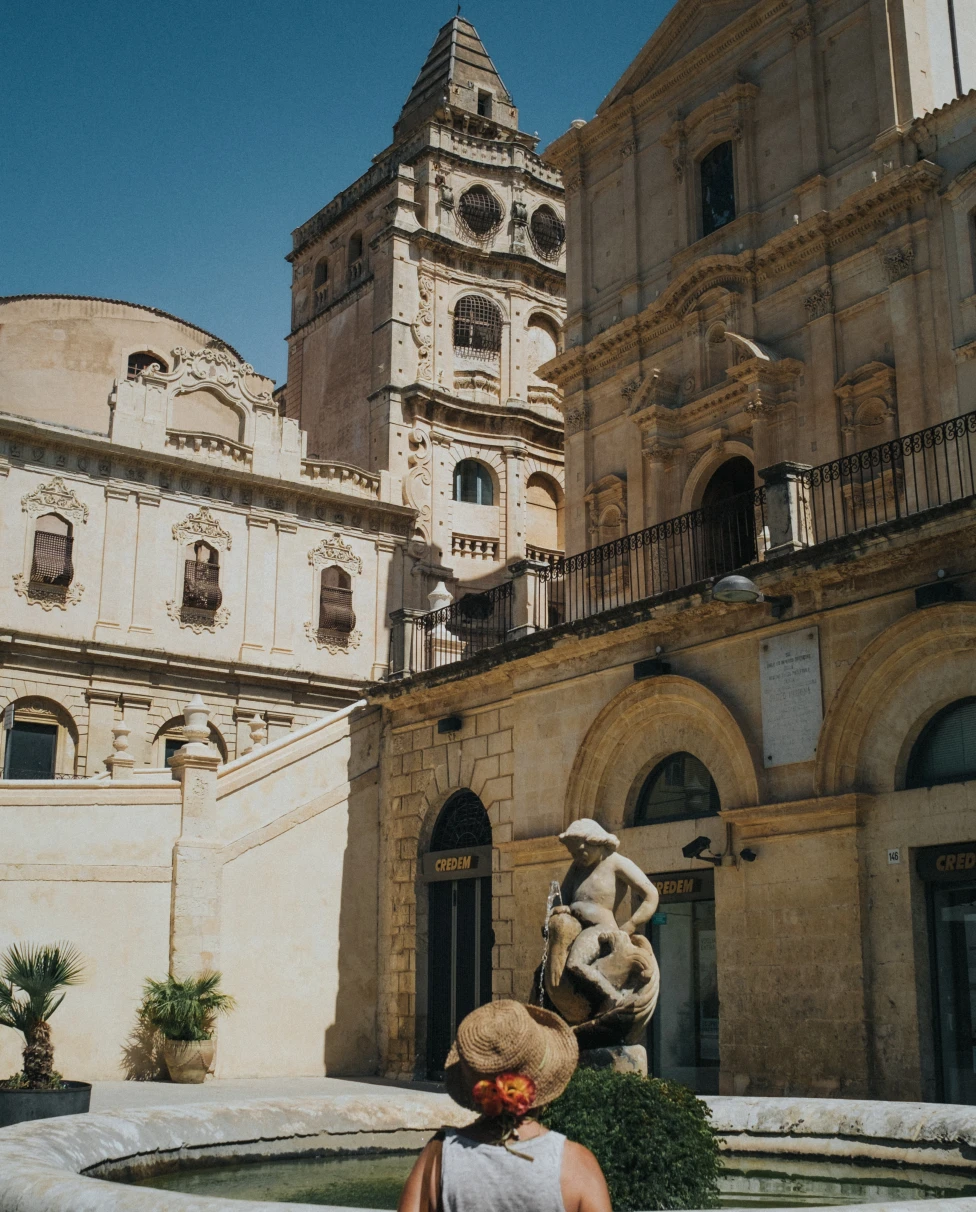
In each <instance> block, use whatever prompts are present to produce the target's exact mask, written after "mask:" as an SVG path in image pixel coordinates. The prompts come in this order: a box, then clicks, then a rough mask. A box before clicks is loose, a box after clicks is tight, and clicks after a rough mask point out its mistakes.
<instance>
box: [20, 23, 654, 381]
mask: <svg viewBox="0 0 976 1212" xmlns="http://www.w3.org/2000/svg"><path fill="white" fill-rule="evenodd" d="M670 6H671V0H600V2H599V3H593V2H592V0H587V2H585V3H584V2H583V0H560V2H559V3H556V4H553V3H552V2H551V0H550V2H548V3H542V2H541V0H523V2H521V3H519V2H517V0H492V2H491V3H487V2H484V0H469V2H468V3H466V4H465V5H464V7H463V9H462V11H463V13H464V15H465V16H466V17H467V18H468V19H469V20H470V21H472V22H473V23H474V25H475V26H476V28H477V29H478V32H479V34H480V35H481V37H482V40H483V41H484V43H485V45H486V47H487V49H488V53H489V54H490V55H491V56H492V57H493V59H494V61H495V65H496V67H497V68H498V70H499V72H500V74H501V76H502V79H503V80H504V81H505V84H506V86H507V87H508V89H509V91H510V92H511V93H512V94H513V96H514V98H515V102H516V104H517V105H518V106H519V109H520V113H521V118H522V127H523V129H525V130H529V131H538V133H539V135H540V136H541V145H543V146H544V145H545V143H547V142H549V141H550V140H552V139H553V138H555V137H556V136H557V135H559V134H561V133H562V132H563V131H564V130H565V129H566V128H567V127H568V125H569V123H570V122H571V121H572V120H573V119H574V118H579V117H582V118H589V117H591V116H592V115H593V112H594V110H595V109H596V106H597V105H598V104H599V103H600V101H601V99H602V98H603V97H604V96H605V95H606V93H607V92H608V91H609V89H610V88H611V86H612V85H613V83H614V82H615V80H616V79H617V77H618V76H619V75H620V74H621V73H622V72H623V70H624V69H625V68H626V66H627V65H628V63H630V61H631V59H632V58H633V57H634V55H636V53H637V52H638V51H639V50H640V48H641V46H642V45H643V44H644V42H645V41H646V40H647V38H648V37H649V36H650V35H651V33H652V32H653V31H654V29H655V27H656V26H657V25H658V23H659V22H660V20H661V18H662V16H663V15H664V14H665V13H666V12H667V10H668V9H669V8H670ZM453 12H454V5H453V4H451V3H449V2H448V3H444V2H441V0H438V2H436V3H434V2H431V0H418V2H417V3H415V4H404V3H396V4H394V3H389V2H386V0H384V2H382V3H366V2H363V0H359V2H358V3H354V2H353V0H305V2H298V0H237V2H236V3H231V2H230V0H209V2H208V3H188V2H187V0H167V2H166V3H165V4H164V3H161V2H160V0H62V2H60V3H53V2H51V0H32V2H31V3H30V4H25V3H21V4H13V5H10V6H8V7H7V10H6V14H5V22H4V39H3V41H4V66H3V72H2V73H0V106H2V112H3V115H4V120H3V123H2V130H0V173H2V180H3V189H2V191H0V294H34V293H36V294H46V293H56V294H84V295H100V296H104V297H108V298H118V299H127V300H130V301H132V302H136V303H145V304H149V305H150V306H154V307H160V308H162V309H163V310H165V311H170V312H173V313H175V314H176V315H178V316H181V317H183V318H184V319H187V320H191V321H193V322H194V323H196V324H199V325H201V326H202V327H203V328H206V329H209V330H210V331H212V332H215V333H218V334H219V335H220V336H222V337H224V338H225V339H226V340H227V341H229V342H230V343H231V344H232V345H234V346H235V347H236V348H237V349H239V350H240V351H241V352H242V354H243V355H244V356H245V358H247V360H248V361H250V362H252V363H253V364H254V366H255V367H256V368H257V369H258V370H260V371H261V372H262V373H265V374H269V375H271V376H272V377H273V378H276V379H277V380H278V382H279V383H281V382H283V381H284V378H285V361H286V357H285V354H286V346H285V343H284V339H283V338H284V336H285V334H286V332H287V325H288V313H289V303H288V283H289V267H288V266H287V265H286V263H285V261H284V260H283V257H284V255H285V253H286V252H287V251H288V248H289V246H290V232H291V230H292V228H294V227H296V226H298V224H300V223H302V222H304V220H305V219H307V218H309V216H311V215H312V214H314V213H315V211H317V210H318V209H319V208H320V207H321V206H323V205H324V204H325V203H326V202H327V201H328V200H329V199H330V198H331V197H332V196H333V194H335V193H337V192H338V191H339V190H340V189H343V188H344V187H345V186H346V185H348V184H349V183H351V182H352V181H353V180H355V178H356V177H358V176H359V175H360V174H361V173H362V172H364V171H365V170H366V169H367V168H368V167H369V162H370V158H371V157H372V156H373V155H375V154H376V153H377V152H378V151H380V150H381V149H382V148H384V147H385V146H386V145H387V144H388V143H389V141H390V136H391V131H392V126H393V123H394V121H395V119H396V117H397V114H398V113H399V110H400V107H401V105H402V104H403V102H404V100H405V99H406V96H407V93H408V92H409V91H410V87H411V85H412V83H413V81H414V78H415V77H416V75H417V72H418V71H419V70H420V65H421V63H422V62H423V60H424V57H425V56H426V54H427V51H428V50H429V48H430V45H431V43H432V42H433V40H434V37H435V35H436V33H437V30H438V28H439V27H440V26H441V25H443V23H444V22H445V21H447V20H448V19H449V18H450V17H451V16H452V15H453Z"/></svg>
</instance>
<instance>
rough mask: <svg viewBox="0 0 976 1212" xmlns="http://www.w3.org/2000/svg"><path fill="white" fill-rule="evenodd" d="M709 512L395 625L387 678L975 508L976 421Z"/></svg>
mask: <svg viewBox="0 0 976 1212" xmlns="http://www.w3.org/2000/svg"><path fill="white" fill-rule="evenodd" d="M759 474H760V475H761V476H762V478H763V480H764V481H765V483H764V484H763V485H762V486H761V487H758V488H754V489H751V490H750V491H749V492H746V493H742V494H741V495H740V496H737V497H733V498H731V499H730V500H728V501H724V502H722V503H721V504H720V505H716V506H713V507H710V508H701V509H693V510H691V511H690V512H689V513H685V514H682V515H681V516H680V517H677V518H670V519H668V520H667V521H665V522H659V523H658V524H657V525H655V526H648V527H646V528H645V529H644V530H639V531H637V532H636V533H634V534H629V535H626V536H624V537H623V538H619V539H614V540H613V541H612V542H609V543H603V544H601V545H600V546H599V547H594V548H591V549H590V550H589V551H583V552H580V553H579V554H578V555H573V556H564V557H559V558H555V559H551V558H548V556H543V560H544V561H545V562H544V563H543V560H536V559H533V558H532V557H533V556H537V555H539V554H540V553H538V552H533V553H532V554H531V555H530V562H526V563H525V564H523V565H522V566H521V567H520V568H518V569H513V571H514V572H515V574H516V575H515V579H514V580H513V581H508V582H505V583H503V584H501V585H498V586H496V587H495V588H494V589H492V590H490V591H489V592H488V593H486V594H471V595H469V596H468V597H466V598H461V599H460V601H457V602H454V603H452V605H450V606H448V607H445V608H444V609H442V610H437V611H431V612H429V613H423V612H421V611H410V610H402V611H398V612H396V614H395V615H394V616H393V623H394V627H393V640H392V647H391V661H390V671H391V675H393V676H397V675H402V674H404V673H419V672H422V671H424V670H427V669H434V668H437V667H438V666H441V665H449V664H453V663H454V662H456V661H462V660H466V659H468V658H469V657H472V656H475V655H476V654H477V653H480V652H484V651H485V650H487V649H489V648H493V647H496V646H497V645H500V644H503V643H505V642H506V641H508V640H513V639H517V638H520V637H521V636H523V635H525V634H527V633H529V632H533V631H538V630H545V629H547V628H550V627H556V626H559V625H560V624H562V623H571V622H574V621H578V620H580V619H584V618H588V617H591V616H593V615H598V614H601V613H603V612H604V611H608V610H613V609H615V608H617V607H621V606H628V605H634V604H636V603H640V602H652V601H653V600H654V599H655V598H658V597H661V596H662V595H664V594H667V593H673V592H676V591H680V590H683V589H689V588H690V587H691V586H693V585H698V584H700V583H702V582H705V581H709V580H711V579H714V578H716V577H721V576H724V575H726V574H727V573H730V572H734V571H735V570H736V569H737V568H743V567H746V566H747V565H749V564H754V563H756V562H757V561H760V560H766V559H768V558H770V557H774V556H779V555H783V554H787V553H789V552H795V551H800V550H802V549H803V548H805V547H811V546H816V545H818V544H822V543H827V542H830V541H832V540H836V539H841V538H844V537H846V536H849V535H853V534H857V533H858V532H859V531H864V530H869V529H871V528H873V527H876V526H883V525H887V524H889V523H892V522H897V521H899V520H900V519H904V518H910V517H915V516H918V515H921V514H924V513H926V512H928V511H930V510H933V509H937V508H939V507H940V506H943V505H950V504H952V503H954V502H957V501H965V500H967V499H969V498H973V497H976V411H974V412H969V413H965V414H964V415H963V416H961V417H956V418H954V419H953V420H951V421H942V422H940V423H939V424H937V425H931V426H929V427H928V428H926V429H921V430H919V431H918V432H916V433H911V434H907V435H906V436H904V437H900V438H894V439H892V440H891V441H889V442H882V443H880V444H879V445H878V446H872V447H870V448H869V449H868V450H862V451H859V452H858V453H856V454H851V455H845V456H843V457H842V458H840V459H833V460H831V461H830V462H828V463H823V464H821V465H820V466H819V467H809V466H806V465H804V464H797V463H780V464H777V465H776V466H775V467H770V468H766V469H765V470H764V471H761V472H760V473H759Z"/></svg>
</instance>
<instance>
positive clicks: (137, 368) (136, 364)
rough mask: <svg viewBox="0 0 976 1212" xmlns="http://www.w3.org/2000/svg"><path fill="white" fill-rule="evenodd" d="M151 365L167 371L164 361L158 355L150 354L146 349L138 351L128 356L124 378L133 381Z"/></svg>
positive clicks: (167, 366) (167, 367) (166, 364)
mask: <svg viewBox="0 0 976 1212" xmlns="http://www.w3.org/2000/svg"><path fill="white" fill-rule="evenodd" d="M153 363H155V364H156V365H157V366H158V367H159V369H160V370H162V371H167V370H169V365H168V363H167V362H166V360H165V359H164V358H161V357H160V356H159V354H154V353H151V352H150V351H149V350H148V349H143V350H140V351H139V353H134V354H129V361H128V364H127V366H126V370H125V377H126V378H127V379H135V378H137V377H138V376H139V375H141V374H144V373H145V372H146V371H147V370H148V369H149V367H150V366H152V365H153Z"/></svg>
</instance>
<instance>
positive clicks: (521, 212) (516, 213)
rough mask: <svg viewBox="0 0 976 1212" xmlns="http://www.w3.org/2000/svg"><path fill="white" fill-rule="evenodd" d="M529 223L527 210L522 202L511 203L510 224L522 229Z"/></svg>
mask: <svg viewBox="0 0 976 1212" xmlns="http://www.w3.org/2000/svg"><path fill="white" fill-rule="evenodd" d="M528 221H529V209H528V207H527V206H526V205H525V203H524V202H513V203H512V222H513V223H515V224H517V225H519V226H522V227H524V226H525V224H526V223H528Z"/></svg>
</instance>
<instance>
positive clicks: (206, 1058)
mask: <svg viewBox="0 0 976 1212" xmlns="http://www.w3.org/2000/svg"><path fill="white" fill-rule="evenodd" d="M220 979H221V978H220V973H219V972H204V973H202V974H201V975H200V976H188V977H185V978H184V979H183V980H177V978H176V977H175V976H173V975H172V974H170V975H169V976H167V978H166V979H165V980H164V981H154V980H147V981H146V983H145V986H144V989H143V995H142V1005H141V1007H140V1009H139V1016H140V1018H141V1019H142V1021H143V1022H144V1023H146V1024H147V1025H148V1026H150V1027H152V1028H154V1029H155V1030H156V1031H158V1032H159V1033H160V1035H161V1036H162V1037H163V1059H164V1060H165V1061H166V1068H167V1070H168V1071H169V1076H170V1080H171V1081H174V1082H202V1081H203V1079H204V1078H205V1077H206V1076H207V1074H208V1073H210V1072H211V1070H212V1069H213V1061H214V1048H215V1045H214V1039H213V1033H214V1024H215V1022H216V1019H217V1016H218V1015H220V1014H227V1013H228V1011H230V1010H233V1009H234V1004H235V1003H234V999H233V998H232V997H231V996H230V994H228V993H222V992H221V991H220V988H219V985H220Z"/></svg>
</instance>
